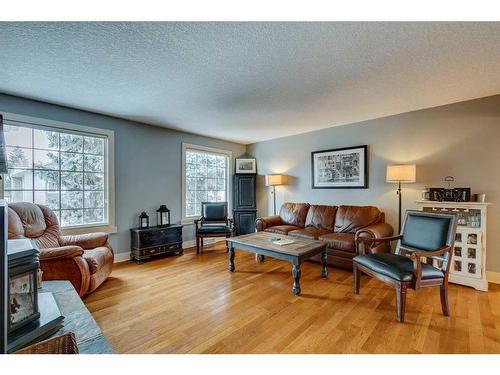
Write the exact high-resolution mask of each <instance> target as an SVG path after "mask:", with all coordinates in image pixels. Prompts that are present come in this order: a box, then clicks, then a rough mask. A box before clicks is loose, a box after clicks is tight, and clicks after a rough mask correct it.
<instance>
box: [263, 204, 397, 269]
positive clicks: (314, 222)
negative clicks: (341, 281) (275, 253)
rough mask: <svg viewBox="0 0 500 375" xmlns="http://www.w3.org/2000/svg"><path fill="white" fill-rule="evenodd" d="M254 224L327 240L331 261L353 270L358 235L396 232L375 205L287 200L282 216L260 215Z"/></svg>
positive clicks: (383, 246) (386, 247)
mask: <svg viewBox="0 0 500 375" xmlns="http://www.w3.org/2000/svg"><path fill="white" fill-rule="evenodd" d="M255 225H256V228H257V231H266V232H271V233H276V234H286V235H289V236H292V237H301V238H308V239H311V240H320V241H324V242H326V243H327V244H328V263H329V264H331V265H334V266H338V267H342V268H347V269H352V259H353V258H354V257H355V256H356V255H357V254H356V245H355V237H356V236H361V237H369V238H382V237H389V236H392V234H393V229H392V226H390V225H389V224H386V223H385V215H384V213H383V212H381V211H380V210H379V209H378V208H376V207H373V206H327V205H310V204H309V203H284V204H283V206H281V209H280V214H279V215H277V216H267V217H262V218H258V219H257V220H256V222H255ZM368 251H369V252H372V253H380V252H389V251H390V246H389V245H388V244H387V243H382V244H379V245H377V246H372V247H370V249H368ZM316 258H317V259H315V260H318V261H319V257H316Z"/></svg>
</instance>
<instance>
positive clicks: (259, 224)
mask: <svg viewBox="0 0 500 375" xmlns="http://www.w3.org/2000/svg"><path fill="white" fill-rule="evenodd" d="M276 225H281V217H279V216H277V215H276V216H264V217H259V218H257V219H256V220H255V228H256V229H257V232H261V231H263V230H264V229H266V228H269V227H274V226H276Z"/></svg>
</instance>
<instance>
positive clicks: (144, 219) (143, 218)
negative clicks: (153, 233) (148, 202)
mask: <svg viewBox="0 0 500 375" xmlns="http://www.w3.org/2000/svg"><path fill="white" fill-rule="evenodd" d="M139 228H141V229H146V228H149V216H148V214H147V213H146V212H144V211H143V212H141V214H140V215H139Z"/></svg>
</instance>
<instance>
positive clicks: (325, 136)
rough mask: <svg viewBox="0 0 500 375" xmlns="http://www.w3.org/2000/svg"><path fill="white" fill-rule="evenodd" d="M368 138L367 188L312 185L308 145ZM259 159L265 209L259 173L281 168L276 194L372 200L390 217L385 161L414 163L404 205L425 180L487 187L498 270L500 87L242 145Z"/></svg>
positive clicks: (490, 263) (264, 209)
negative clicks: (283, 179)
mask: <svg viewBox="0 0 500 375" xmlns="http://www.w3.org/2000/svg"><path fill="white" fill-rule="evenodd" d="M361 144H367V145H368V146H369V188H368V189H366V190H365V189H345V190H342V189H315V190H313V189H311V151H316V150H324V149H331V148H337V147H347V146H352V145H361ZM247 149H248V152H249V153H250V154H252V155H254V156H255V157H256V158H257V161H258V168H259V171H258V172H259V175H261V177H260V178H259V180H258V193H257V199H258V201H257V207H258V208H259V214H261V215H264V214H267V213H271V212H272V200H271V196H270V190H269V189H267V188H266V187H265V186H264V183H263V177H262V176H263V175H265V174H268V173H283V174H285V175H287V176H289V185H287V186H279V187H278V188H277V195H276V196H277V199H278V207H279V205H280V204H281V203H282V202H283V201H295V202H301V201H303V202H310V203H324V204H357V205H364V204H366V205H375V206H378V207H379V208H381V209H382V210H383V211H385V212H386V214H387V220H388V222H389V223H390V224H392V225H393V226H394V227H396V225H397V196H396V194H395V185H393V184H388V183H386V181H385V169H386V166H387V164H393V163H415V164H417V183H416V184H407V185H404V191H403V197H404V203H403V204H404V208H416V205H415V203H414V202H415V200H417V199H419V196H420V190H422V189H423V187H424V185H427V186H432V187H441V186H443V187H444V186H446V184H445V182H444V181H443V179H444V177H445V176H448V175H451V176H454V177H455V186H456V187H471V188H472V191H473V193H474V192H476V193H477V192H481V193H486V195H487V200H488V201H490V202H492V203H493V205H492V206H490V208H489V212H488V226H487V233H488V240H487V246H488V259H487V269H488V270H491V271H496V272H500V248H499V245H498V244H499V243H500V231H499V230H498V228H500V167H499V156H500V95H496V96H492V97H487V98H482V99H478V100H472V101H467V102H461V103H457V104H452V105H447V106H442V107H436V108H431V109H426V110H421V111H415V112H409V113H404V114H400V115H396V116H390V117H385V118H380V119H376V120H370V121H364V122H360V123H356V124H350V125H348V126H339V127H333V128H329V129H324V130H320V131H314V132H310V133H305V134H301V135H297V136H290V137H284V138H280V139H275V140H271V141H266V142H259V143H256V144H252V145H249V146H248V148H247Z"/></svg>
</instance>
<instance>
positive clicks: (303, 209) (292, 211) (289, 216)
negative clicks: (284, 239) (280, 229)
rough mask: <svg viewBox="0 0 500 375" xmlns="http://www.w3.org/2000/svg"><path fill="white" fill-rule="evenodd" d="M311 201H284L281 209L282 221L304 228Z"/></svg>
mask: <svg viewBox="0 0 500 375" xmlns="http://www.w3.org/2000/svg"><path fill="white" fill-rule="evenodd" d="M308 210H309V203H284V204H283V205H282V206H281V209H280V217H281V222H282V223H283V224H288V225H295V226H298V227H302V228H304V226H305V223H306V215H307V211H308Z"/></svg>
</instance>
